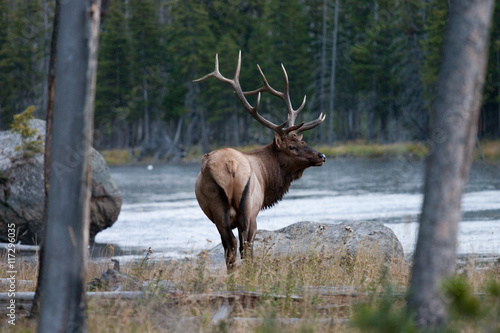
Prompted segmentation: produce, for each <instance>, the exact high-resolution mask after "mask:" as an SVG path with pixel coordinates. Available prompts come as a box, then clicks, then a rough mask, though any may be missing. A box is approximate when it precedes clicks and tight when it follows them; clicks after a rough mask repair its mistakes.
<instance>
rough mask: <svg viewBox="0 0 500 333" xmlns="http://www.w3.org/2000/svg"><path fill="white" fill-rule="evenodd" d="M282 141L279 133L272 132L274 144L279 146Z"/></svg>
mask: <svg viewBox="0 0 500 333" xmlns="http://www.w3.org/2000/svg"><path fill="white" fill-rule="evenodd" d="M282 142H283V138H282V137H281V135H279V134H277V133H276V134H274V146H276V147H278V148H279V147H281V143H282Z"/></svg>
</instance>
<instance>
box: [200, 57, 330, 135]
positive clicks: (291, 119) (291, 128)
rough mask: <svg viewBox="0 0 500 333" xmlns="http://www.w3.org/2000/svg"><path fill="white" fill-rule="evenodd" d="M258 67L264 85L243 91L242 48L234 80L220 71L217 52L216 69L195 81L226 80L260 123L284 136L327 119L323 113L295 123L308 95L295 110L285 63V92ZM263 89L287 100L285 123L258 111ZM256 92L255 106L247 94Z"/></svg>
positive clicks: (304, 129) (301, 130)
mask: <svg viewBox="0 0 500 333" xmlns="http://www.w3.org/2000/svg"><path fill="white" fill-rule="evenodd" d="M257 68H258V69H259V72H260V76H261V77H262V81H263V82H264V86H262V87H260V88H259V89H256V90H253V91H248V92H243V90H242V89H241V86H240V82H239V76H240V70H241V50H240V52H239V54H238V64H237V65H236V72H235V74H234V79H233V80H231V79H228V78H226V77H224V76H223V75H222V74H221V73H220V71H219V56H218V54H216V55H215V69H214V71H213V72H212V73H209V74H207V75H205V76H203V77H202V78H199V79H197V80H194V82H199V81H202V80H205V79H206V78H209V77H215V78H217V79H218V80H219V81H222V82H225V83H227V84H229V85H231V87H233V89H234V91H235V93H236V96H238V99H239V100H240V102H241V103H242V104H243V106H244V107H245V109H247V110H248V112H250V114H251V115H252V116H253V117H254V118H255V119H256V120H257V121H258V122H259V123H261V124H262V125H264V126H265V127H267V128H270V129H272V130H273V131H275V132H276V133H278V134H279V135H280V136H282V137H285V136H287V135H288V134H289V133H291V132H297V133H298V132H303V131H306V130H308V129H311V128H314V127H316V126H318V125H319V124H321V123H322V122H323V121H324V120H325V117H326V115H324V114H323V113H321V114H320V115H319V117H318V118H317V119H316V120H313V121H310V122H307V123H300V124H298V125H295V118H296V117H297V114H298V113H299V112H300V111H301V110H302V109H303V108H304V105H305V103H306V96H304V100H303V101H302V104H301V105H300V107H299V108H298V109H297V110H294V109H293V107H292V102H291V100H290V91H289V82H288V75H287V73H286V70H285V67H284V66H283V64H281V68H282V69H283V74H284V75H285V91H284V92H279V91H277V90H275V89H274V88H273V87H271V85H270V84H269V82H267V79H266V76H265V75H264V73H263V72H262V70H261V68H260V66H259V65H257ZM262 91H266V92H268V93H270V94H271V95H274V96H277V97H280V98H281V99H282V100H283V101H284V102H285V105H286V108H287V112H288V117H287V120H286V121H285V122H284V123H282V124H280V125H276V124H274V123H273V122H271V121H269V120H267V119H265V118H264V117H262V116H261V115H260V114H259V113H258V112H257V110H258V108H259V105H260V96H261V95H260V93H261V92H262ZM256 94H257V103H256V104H255V106H252V105H251V104H250V103H249V102H248V101H247V99H246V97H245V95H256ZM287 124H288V127H287V128H285V126H286V125H287Z"/></svg>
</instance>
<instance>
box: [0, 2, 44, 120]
mask: <svg viewBox="0 0 500 333" xmlns="http://www.w3.org/2000/svg"><path fill="white" fill-rule="evenodd" d="M1 6H2V7H4V8H1V12H2V13H1V14H0V15H1V16H2V20H1V23H0V24H1V25H2V26H3V27H2V29H3V30H4V33H5V34H2V41H0V78H1V82H2V89H1V90H2V93H1V99H2V101H1V103H2V110H1V111H2V119H3V123H4V124H3V125H4V126H5V125H8V124H9V123H10V122H11V120H12V115H14V114H16V113H19V112H22V111H23V110H24V109H26V107H28V106H29V105H32V104H33V105H36V107H37V109H41V108H42V105H41V103H42V94H43V91H42V87H43V85H42V79H41V78H42V72H43V70H44V66H43V64H42V60H43V52H44V50H43V29H44V27H43V20H39V19H37V18H39V16H40V15H41V14H42V11H41V6H40V1H39V0H25V1H20V2H18V3H17V4H16V6H14V7H10V8H9V7H7V4H6V2H5V1H4V2H3V3H2V4H1ZM9 9H11V10H9ZM5 31H6V32H5Z"/></svg>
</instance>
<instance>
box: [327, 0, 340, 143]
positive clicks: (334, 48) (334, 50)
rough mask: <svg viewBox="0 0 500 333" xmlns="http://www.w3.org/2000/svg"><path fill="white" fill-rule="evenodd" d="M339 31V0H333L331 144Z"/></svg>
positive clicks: (329, 127) (329, 121)
mask: <svg viewBox="0 0 500 333" xmlns="http://www.w3.org/2000/svg"><path fill="white" fill-rule="evenodd" d="M338 31H339V0H335V16H334V21H333V46H332V67H331V74H330V110H329V111H330V112H329V117H330V119H329V120H328V144H329V145H332V144H333V125H334V112H335V69H336V64H337V35H338Z"/></svg>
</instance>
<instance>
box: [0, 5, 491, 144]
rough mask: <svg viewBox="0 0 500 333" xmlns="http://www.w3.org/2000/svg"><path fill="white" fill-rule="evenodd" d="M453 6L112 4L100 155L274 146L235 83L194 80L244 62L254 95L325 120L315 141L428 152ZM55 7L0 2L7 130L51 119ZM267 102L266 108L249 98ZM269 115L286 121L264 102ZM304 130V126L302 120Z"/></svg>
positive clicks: (485, 118)
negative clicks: (287, 96)
mask: <svg viewBox="0 0 500 333" xmlns="http://www.w3.org/2000/svg"><path fill="white" fill-rule="evenodd" d="M450 5H453V2H449V1H442V0H406V1H399V0H393V1H389V0H371V1H363V2H360V1H353V0H345V1H338V0H288V1H283V0H256V1H247V0H243V1H235V0H225V1H216V0H214V1H198V0H197V1H194V0H110V1H107V2H106V6H107V8H105V14H104V16H103V20H102V25H101V34H100V50H99V67H98V77H97V94H96V109H95V141H94V144H95V146H96V147H97V148H100V149H110V148H133V147H142V148H143V149H151V150H152V151H158V150H161V151H163V152H168V151H169V149H170V150H171V147H173V146H174V143H175V145H176V146H177V145H182V146H184V147H189V146H192V145H201V146H203V148H204V150H208V149H209V147H214V146H222V145H232V146H236V145H243V144H255V143H259V144H262V143H267V142H269V141H270V139H271V133H270V132H269V130H267V129H264V128H263V127H262V126H261V125H259V124H258V123H257V122H256V121H255V120H254V119H253V118H252V117H251V116H250V115H249V114H248V113H247V111H245V110H244V108H243V107H242V106H241V105H239V102H238V101H237V99H236V98H235V96H234V94H233V92H232V91H231V89H230V88H229V86H227V85H225V84H223V83H221V82H219V81H217V80H215V79H210V80H206V81H204V82H202V83H194V82H193V79H196V78H199V77H201V76H203V75H205V74H206V73H209V72H211V71H212V70H213V68H214V59H215V54H216V53H218V54H219V60H220V66H221V72H222V73H223V74H224V75H225V76H227V77H232V76H233V75H234V70H235V68H236V62H237V57H238V51H239V50H241V51H242V72H241V77H240V82H241V84H242V86H243V89H244V90H254V89H256V88H258V87H260V86H261V85H262V81H261V78H260V76H259V72H258V70H257V67H256V64H259V65H260V67H261V68H262V70H263V71H264V73H265V74H266V76H267V78H268V80H269V82H270V84H271V85H272V86H273V87H274V88H276V89H278V90H282V89H283V82H284V78H283V72H282V70H281V66H280V63H283V64H284V66H285V67H286V70H287V72H288V76H289V79H290V91H291V96H292V103H293V105H294V106H298V105H299V104H300V103H301V101H302V99H303V97H304V95H307V104H306V108H305V109H304V110H303V111H302V114H301V115H300V116H299V117H300V118H301V119H303V120H305V121H308V120H312V119H314V118H316V117H317V116H318V115H319V114H320V112H324V113H326V114H327V119H326V121H325V123H324V124H322V125H321V126H320V127H319V128H318V129H317V130H314V131H311V133H306V138H307V139H308V140H309V141H310V142H321V143H325V144H326V143H328V144H331V143H334V142H338V141H346V140H359V139H361V140H366V141H369V142H380V143H391V142H397V141H423V140H425V139H426V138H428V137H430V136H432V135H439V134H436V133H429V131H428V128H429V122H430V120H431V119H432V118H433V115H432V114H431V113H430V111H429V105H430V103H431V101H432V99H433V96H434V84H435V82H436V80H437V75H438V73H437V71H438V67H439V55H440V48H441V44H442V41H443V36H444V27H445V23H446V20H447V15H448V12H449V6H450ZM52 18H53V1H47V0H22V1H13V0H0V86H1V88H0V128H1V129H7V128H9V125H10V123H11V122H12V119H13V115H14V114H17V113H20V112H22V111H24V110H25V109H26V108H28V107H29V106H30V105H34V106H35V107H36V112H35V113H36V115H37V117H38V118H42V119H43V118H44V117H45V108H46V103H47V95H48V94H47V72H48V60H49V54H50V37H51V30H52ZM250 101H251V102H252V103H255V99H251V98H250ZM260 113H261V114H263V115H264V116H265V117H266V118H268V119H271V120H272V121H274V122H276V123H281V122H283V121H285V120H286V118H285V117H286V111H285V108H284V105H283V104H282V101H280V100H279V99H277V98H275V97H273V96H269V95H263V97H262V103H261V107H260ZM299 121H300V119H299ZM479 137H480V138H481V139H497V138H499V137H500V3H499V2H497V4H496V9H495V13H494V19H493V29H492V39H491V44H490V51H489V64H488V69H487V78H486V82H484V96H483V106H482V109H481V116H480V124H479Z"/></svg>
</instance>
